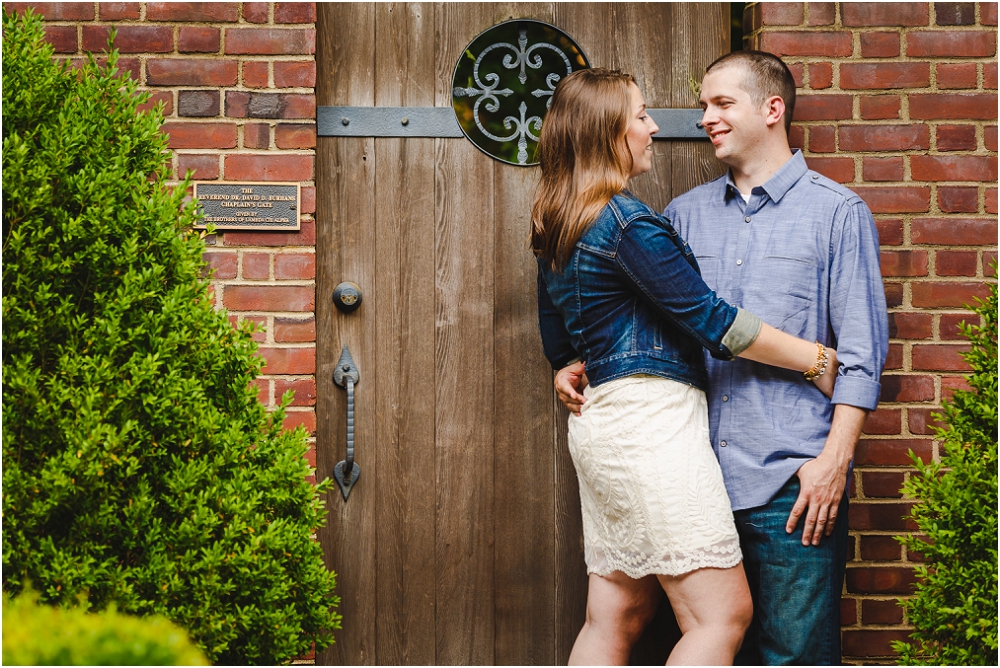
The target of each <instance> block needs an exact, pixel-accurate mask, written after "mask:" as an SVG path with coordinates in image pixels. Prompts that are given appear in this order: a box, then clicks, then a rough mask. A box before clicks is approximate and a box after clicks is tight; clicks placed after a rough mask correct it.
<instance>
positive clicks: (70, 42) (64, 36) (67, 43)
mask: <svg viewBox="0 0 1000 668" xmlns="http://www.w3.org/2000/svg"><path fill="white" fill-rule="evenodd" d="M42 29H43V30H44V32H45V41H46V42H48V43H49V44H51V45H52V47H53V49H55V52H56V53H76V51H77V48H78V45H77V38H76V26H48V25H47V26H43V28H42Z"/></svg>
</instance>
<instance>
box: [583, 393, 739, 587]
mask: <svg viewBox="0 0 1000 668" xmlns="http://www.w3.org/2000/svg"><path fill="white" fill-rule="evenodd" d="M584 395H585V396H586V397H587V402H586V403H585V404H584V406H583V410H582V414H581V416H580V417H575V416H573V415H570V418H569V450H570V455H571V456H572V457H573V464H574V466H575V467H576V473H577V477H578V478H579V481H580V503H581V505H582V506H583V542H584V557H585V559H586V562H587V572H588V573H597V574H598V575H607V574H609V573H611V572H612V571H622V572H623V573H625V574H626V575H628V576H629V577H632V578H640V577H643V576H646V575H650V574H661V575H681V574H682V573H688V572H690V571H693V570H697V569H699V568H730V567H732V566H735V565H736V564H738V563H739V562H740V560H741V558H742V554H741V553H740V544H739V537H738V536H737V534H736V525H735V524H734V523H733V513H732V510H731V508H730V505H729V497H728V496H727V495H726V489H725V486H724V484H723V481H722V470H721V469H720V468H719V462H718V461H717V460H716V458H715V453H714V452H712V446H711V444H710V442H709V435H708V404H707V402H706V400H705V393H704V392H702V391H701V390H698V389H696V388H693V387H691V386H689V385H685V384H683V383H679V382H676V381H673V380H668V379H666V378H660V377H658V376H647V375H638V376H629V377H627V378H621V379H618V380H614V381H611V382H608V383H605V384H603V385H601V386H600V387H597V388H587V390H586V391H585V392H584Z"/></svg>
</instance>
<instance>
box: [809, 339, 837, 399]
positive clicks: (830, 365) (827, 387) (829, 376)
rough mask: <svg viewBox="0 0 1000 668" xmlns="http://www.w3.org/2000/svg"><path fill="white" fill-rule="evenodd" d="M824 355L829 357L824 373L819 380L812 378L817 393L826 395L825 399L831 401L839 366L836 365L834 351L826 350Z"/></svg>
mask: <svg viewBox="0 0 1000 668" xmlns="http://www.w3.org/2000/svg"><path fill="white" fill-rule="evenodd" d="M826 354H827V355H829V360H828V361H827V363H826V372H825V373H824V374H823V375H822V376H820V377H819V378H814V379H813V382H814V383H816V387H818V388H819V391H820V392H822V393H823V394H825V395H826V398H827V399H833V386H834V385H835V384H836V383H837V371H838V369H839V368H840V365H839V364H838V363H837V351H836V350H834V349H833V348H827V349H826Z"/></svg>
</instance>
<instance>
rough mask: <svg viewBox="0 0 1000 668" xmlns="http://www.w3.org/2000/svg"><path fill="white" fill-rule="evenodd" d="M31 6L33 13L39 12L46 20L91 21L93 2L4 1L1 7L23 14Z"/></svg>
mask: <svg viewBox="0 0 1000 668" xmlns="http://www.w3.org/2000/svg"><path fill="white" fill-rule="evenodd" d="M28 7H31V10H32V11H33V12H34V13H35V14H40V15H41V16H42V18H44V19H45V20H46V21H93V20H94V3H92V2H5V3H3V8H4V9H5V10H7V11H8V12H14V13H17V14H23V13H24V10H26V9H27V8H28Z"/></svg>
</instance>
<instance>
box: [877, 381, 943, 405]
mask: <svg viewBox="0 0 1000 668" xmlns="http://www.w3.org/2000/svg"><path fill="white" fill-rule="evenodd" d="M879 400H880V401H894V402H900V403H911V402H920V401H934V379H933V378H932V377H931V376H896V375H885V376H882V395H881V397H880V399H879Z"/></svg>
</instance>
